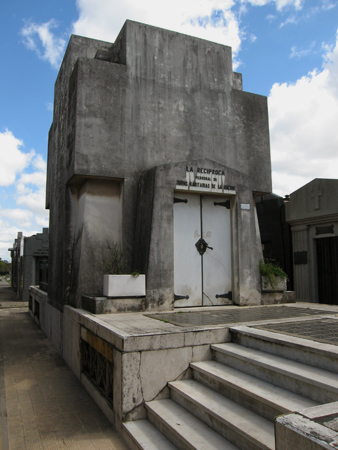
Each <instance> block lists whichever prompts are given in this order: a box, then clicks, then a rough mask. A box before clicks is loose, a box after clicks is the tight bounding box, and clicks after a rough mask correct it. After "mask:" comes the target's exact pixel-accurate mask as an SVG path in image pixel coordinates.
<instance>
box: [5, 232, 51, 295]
mask: <svg viewBox="0 0 338 450" xmlns="http://www.w3.org/2000/svg"><path fill="white" fill-rule="evenodd" d="M48 246H49V238H48V228H43V229H42V233H37V234H34V235H32V236H29V237H25V236H23V233H22V232H21V231H20V232H19V233H18V237H17V238H16V239H15V240H14V243H13V247H12V248H10V249H9V250H10V251H11V258H12V281H11V283H12V288H13V289H14V290H15V291H16V293H17V296H18V297H19V298H20V299H21V300H22V301H24V302H28V301H29V286H39V287H40V289H42V290H44V291H46V290H47V283H48Z"/></svg>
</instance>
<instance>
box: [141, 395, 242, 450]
mask: <svg viewBox="0 0 338 450" xmlns="http://www.w3.org/2000/svg"><path fill="white" fill-rule="evenodd" d="M146 408H147V413H148V419H149V420H150V422H152V423H153V424H154V425H155V426H156V428H158V429H159V430H160V431H161V432H162V433H163V434H164V435H165V436H166V437H167V438H168V439H169V440H170V441H171V442H173V444H174V445H175V446H176V447H177V448H178V449H180V450H216V449H217V450H220V449H222V450H239V449H238V447H236V446H235V445H233V444H231V443H230V442H229V441H228V440H226V439H225V438H224V437H223V436H221V435H220V434H218V433H217V432H216V431H215V430H213V429H211V428H210V427H209V426H208V425H206V424H205V423H203V422H202V421H200V420H199V419H198V418H197V417H195V416H194V415H192V414H191V413H190V412H188V411H187V410H186V409H184V408H182V407H181V406H180V405H178V404H177V403H175V402H174V401H173V400H170V399H166V400H155V401H152V402H149V403H146ZM160 448H161V447H159V449H160ZM249 448H250V447H248V448H247V450H248V449H249ZM250 450H251V448H250Z"/></svg>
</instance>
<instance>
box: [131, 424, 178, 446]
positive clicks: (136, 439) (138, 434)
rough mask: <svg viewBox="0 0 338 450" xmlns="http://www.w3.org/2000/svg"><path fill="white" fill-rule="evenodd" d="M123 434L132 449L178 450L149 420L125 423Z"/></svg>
mask: <svg viewBox="0 0 338 450" xmlns="http://www.w3.org/2000/svg"><path fill="white" fill-rule="evenodd" d="M122 436H123V439H124V441H125V442H126V443H127V445H128V447H129V448H130V450H159V449H161V450H177V447H175V446H174V445H173V444H172V443H171V442H170V441H168V439H167V438H166V437H165V436H164V435H163V434H162V433H161V432H160V431H159V430H158V429H157V428H155V427H154V425H152V424H151V423H150V422H149V421H148V420H136V421H134V422H126V423H124V424H123V429H122Z"/></svg>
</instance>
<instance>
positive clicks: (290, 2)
mask: <svg viewBox="0 0 338 450" xmlns="http://www.w3.org/2000/svg"><path fill="white" fill-rule="evenodd" d="M246 1H247V3H250V4H251V5H253V6H264V5H268V4H269V3H275V4H276V8H277V10H278V11H281V10H282V9H283V8H286V7H289V6H290V7H293V8H295V9H297V10H299V9H301V8H302V6H303V0H246Z"/></svg>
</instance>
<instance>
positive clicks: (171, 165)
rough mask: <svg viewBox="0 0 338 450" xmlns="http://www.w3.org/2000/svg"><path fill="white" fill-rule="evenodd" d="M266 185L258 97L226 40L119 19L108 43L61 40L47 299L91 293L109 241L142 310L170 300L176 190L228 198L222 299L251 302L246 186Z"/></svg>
mask: <svg viewBox="0 0 338 450" xmlns="http://www.w3.org/2000/svg"><path fill="white" fill-rule="evenodd" d="M203 171H204V172H203ZM189 173H192V174H193V180H192V181H191V180H190V181H189V180H188V176H190V175H189ZM201 174H203V177H202V176H199V175H201ZM203 179H204V182H203V183H202V180H203ZM213 180H218V181H216V182H215V183H214V181H213ZM270 191H271V165H270V147H269V129H268V112H267V100H266V98H265V97H262V96H258V95H254V94H250V93H247V92H243V91H242V82H241V75H240V74H237V73H234V72H233V70H232V57H231V48H229V47H225V46H223V45H219V44H215V43H211V42H207V41H203V40H200V39H197V38H193V37H190V36H185V35H181V34H178V33H174V32H171V31H167V30H162V29H159V28H155V27H150V26H147V25H143V24H139V23H135V22H131V21H127V22H126V23H125V25H124V27H123V28H122V30H121V32H120V34H119V36H118V38H117V39H116V41H115V43H114V44H111V43H108V42H101V41H95V40H92V39H87V38H83V37H79V36H72V37H71V39H70V42H69V45H68V48H67V51H66V54H65V57H64V60H63V63H62V66H61V69H60V72H59V75H58V78H57V81H56V85H55V101H54V119H53V124H52V127H51V129H50V135H49V148H48V178H47V208H49V209H50V286H52V287H53V288H52V289H50V292H49V299H50V302H51V303H52V304H53V305H54V306H55V307H57V308H58V309H60V310H62V309H63V305H64V304H70V305H72V306H76V307H78V306H80V305H81V296H82V295H83V294H85V295H94V296H95V295H96V296H99V295H102V274H103V273H104V269H103V267H102V260H103V255H104V252H105V244H106V242H107V241H115V242H118V243H121V244H122V245H123V248H124V250H125V251H126V252H128V255H129V261H128V266H129V270H130V271H132V270H138V271H140V272H141V273H142V272H144V273H145V274H146V277H147V278H146V279H147V296H146V299H145V301H144V303H143V305H142V308H144V309H171V308H173V306H174V273H175V267H174V261H175V252H177V249H176V250H175V249H174V245H173V242H174V235H175V229H174V228H175V227H174V208H173V202H174V197H175V195H176V194H174V193H177V192H184V193H186V194H191V193H192V192H193V194H196V195H198V196H200V197H201V198H202V196H205V197H206V196H212V195H218V196H221V197H224V199H225V200H227V201H229V202H230V203H229V204H227V207H228V206H229V205H230V227H231V248H229V249H228V251H229V252H231V263H230V264H231V268H230V269H229V271H230V272H231V274H230V283H231V288H230V289H229V290H231V292H232V301H233V302H235V303H236V304H259V303H260V299H261V294H260V278H259V269H258V262H259V259H260V258H261V255H262V252H261V244H260V238H259V229H258V224H257V217H256V209H255V203H254V195H255V194H258V193H259V194H261V193H265V192H270ZM189 199H190V197H189ZM189 201H190V200H189ZM198 233H199V234H198ZM198 233H197V234H198V235H199V236H201V237H202V236H203V233H202V232H198ZM195 234H196V233H195ZM197 239H198V237H197ZM197 239H196V240H197ZM210 247H211V246H209V249H210ZM210 251H211V250H210ZM176 257H177V255H176ZM211 304H213V303H212V301H211Z"/></svg>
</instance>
